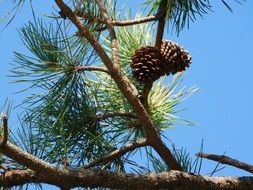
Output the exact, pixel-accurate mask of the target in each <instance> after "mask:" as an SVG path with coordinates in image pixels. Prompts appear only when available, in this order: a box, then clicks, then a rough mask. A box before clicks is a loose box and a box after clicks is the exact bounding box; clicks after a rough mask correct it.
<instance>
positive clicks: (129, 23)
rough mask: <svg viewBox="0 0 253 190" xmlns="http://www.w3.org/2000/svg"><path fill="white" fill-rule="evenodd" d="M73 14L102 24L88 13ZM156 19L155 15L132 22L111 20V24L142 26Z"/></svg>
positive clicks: (78, 12) (101, 21) (100, 20)
mask: <svg viewBox="0 0 253 190" xmlns="http://www.w3.org/2000/svg"><path fill="white" fill-rule="evenodd" d="M75 13H76V15H77V16H79V17H83V18H85V19H88V20H89V21H90V22H97V23H104V21H103V20H102V19H100V18H94V17H92V16H90V15H89V14H88V13H85V12H80V11H76V12H75ZM158 18H159V17H158V15H155V16H153V15H151V16H146V17H143V18H137V19H133V20H112V21H111V24H112V25H113V26H131V25H137V24H142V23H146V22H152V21H156V20H157V19H158Z"/></svg>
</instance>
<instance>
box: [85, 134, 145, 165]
mask: <svg viewBox="0 0 253 190" xmlns="http://www.w3.org/2000/svg"><path fill="white" fill-rule="evenodd" d="M147 145H148V142H147V140H146V139H142V140H138V141H136V142H133V143H131V144H128V145H126V146H124V147H122V148H120V149H118V150H115V151H113V152H111V153H110V154H108V155H106V156H104V157H101V158H99V159H96V160H94V161H92V162H90V163H89V164H87V165H86V166H84V168H85V169H87V168H91V167H94V166H97V165H99V164H106V163H108V162H111V161H113V160H114V159H116V158H119V157H121V156H123V155H124V154H126V153H127V152H130V151H132V150H135V149H136V148H140V147H144V146H147Z"/></svg>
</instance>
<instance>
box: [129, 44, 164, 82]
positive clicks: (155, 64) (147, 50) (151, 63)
mask: <svg viewBox="0 0 253 190" xmlns="http://www.w3.org/2000/svg"><path fill="white" fill-rule="evenodd" d="M162 62H163V56H162V55H161V53H160V51H159V50H158V49H157V48H155V47H152V46H145V47H141V48H140V49H138V50H136V51H135V54H134V55H133V56H132V63H131V67H132V73H133V76H134V77H135V78H136V79H137V80H138V81H139V82H141V83H148V82H153V81H155V80H156V79H158V78H159V77H160V76H161V67H162Z"/></svg>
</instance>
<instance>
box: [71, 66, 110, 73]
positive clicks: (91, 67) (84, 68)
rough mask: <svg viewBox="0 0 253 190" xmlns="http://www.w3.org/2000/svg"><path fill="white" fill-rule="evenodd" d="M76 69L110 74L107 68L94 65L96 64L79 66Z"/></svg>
mask: <svg viewBox="0 0 253 190" xmlns="http://www.w3.org/2000/svg"><path fill="white" fill-rule="evenodd" d="M75 70H76V71H101V72H104V73H107V74H109V72H108V70H107V69H104V68H101V67H94V66H77V67H76V68H75Z"/></svg>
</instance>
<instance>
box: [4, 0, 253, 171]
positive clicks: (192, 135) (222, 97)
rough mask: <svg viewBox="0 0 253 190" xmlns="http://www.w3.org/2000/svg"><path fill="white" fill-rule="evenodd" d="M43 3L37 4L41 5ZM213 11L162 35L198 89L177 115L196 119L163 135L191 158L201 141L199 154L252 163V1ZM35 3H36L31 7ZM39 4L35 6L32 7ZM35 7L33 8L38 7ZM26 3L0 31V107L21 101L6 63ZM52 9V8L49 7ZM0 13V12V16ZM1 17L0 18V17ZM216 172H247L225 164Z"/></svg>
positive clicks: (216, 4) (217, 4)
mask: <svg viewBox="0 0 253 190" xmlns="http://www.w3.org/2000/svg"><path fill="white" fill-rule="evenodd" d="M42 2H43V3H42ZM50 2H52V1H48V0H43V1H42V0H40V1H37V2H35V3H34V5H35V8H36V10H37V11H38V12H39V10H42V13H47V12H48V11H49V12H50V8H48V7H47V6H48V5H50ZM211 3H212V5H213V12H209V14H207V15H205V16H204V19H202V18H198V19H197V21H195V22H194V23H191V25H190V28H189V29H185V30H184V31H183V32H181V33H180V35H179V36H176V35H170V33H169V32H168V33H167V34H166V35H165V38H166V39H171V40H173V41H176V42H177V43H179V44H180V45H182V46H183V47H185V48H186V49H187V50H188V51H189V52H190V53H191V55H192V65H191V67H190V68H189V69H188V70H187V72H186V75H185V77H184V80H183V85H186V86H188V87H191V86H193V85H197V86H198V87H199V88H200V90H199V91H198V92H197V93H196V94H194V95H193V96H192V97H190V98H189V99H187V100H186V101H185V102H184V103H183V104H182V105H181V106H182V107H183V108H187V110H186V111H184V112H182V113H180V114H179V115H180V117H182V118H185V119H189V120H191V121H194V122H196V123H198V126H193V127H192V126H179V125H178V126H176V128H174V129H171V130H168V131H167V132H166V136H167V137H169V138H170V139H171V140H172V141H173V142H174V143H175V144H176V145H177V146H178V147H185V148H187V150H188V151H189V152H191V155H192V156H193V155H194V154H195V153H196V152H198V151H199V147H200V144H201V140H202V139H204V152H207V153H215V154H224V153H226V155H228V156H231V157H233V158H236V159H239V160H241V161H245V162H248V163H251V164H253V160H252V152H251V151H250V150H251V149H250V148H251V146H252V139H251V138H252V133H253V124H252V121H251V119H252V117H253V111H252V109H253V99H252V97H253V85H252V81H253V74H252V70H253V58H252V57H253V46H252V44H253V37H252V34H253V22H252V20H253V12H252V7H253V2H252V1H249V0H248V1H247V2H244V3H243V4H242V5H240V4H237V3H235V2H231V7H232V8H233V11H234V13H233V14H232V13H230V12H229V11H228V10H227V9H226V8H225V6H224V5H223V4H222V3H221V1H212V2H211ZM7 4H8V2H6V1H0V13H4V12H7V10H8V6H7ZM36 5H37V6H36ZM38 5H39V6H38ZM38 7H39V8H38ZM28 8H29V5H28V4H26V5H25V6H24V8H23V9H22V10H21V11H20V12H19V14H18V15H17V17H16V19H15V20H14V21H13V22H12V23H11V25H9V26H8V27H7V28H6V29H5V30H4V31H3V32H2V33H1V34H0V44H1V46H0V55H1V66H2V67H1V69H0V87H1V96H0V105H3V103H4V101H5V99H6V97H9V98H10V99H11V100H12V101H13V102H14V104H18V103H20V102H21V100H22V97H23V95H22V94H13V93H14V92H16V91H18V90H19V88H20V86H18V85H15V84H10V83H9V81H11V80H12V79H11V78H8V77H6V75H8V74H10V73H9V69H10V68H11V65H10V63H12V62H13V60H12V59H13V53H12V52H13V51H14V50H15V51H21V52H22V51H23V49H24V47H23V46H22V43H21V40H20V38H19V36H18V32H17V30H16V29H17V28H18V27H21V26H22V24H24V23H26V22H27V19H29V18H31V12H30V11H29V9H28ZM51 10H52V9H51ZM2 15H3V14H2ZM2 15H1V16H2ZM11 124H12V125H13V126H11V127H13V128H15V127H18V126H17V122H16V113H15V111H13V112H12V115H11ZM215 165H216V163H215V162H212V161H206V160H204V163H203V173H207V172H210V171H212V169H213V168H214V166H215ZM218 175H249V173H247V172H244V171H241V170H239V169H234V168H231V167H226V168H225V169H224V170H222V171H220V172H219V173H218Z"/></svg>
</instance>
